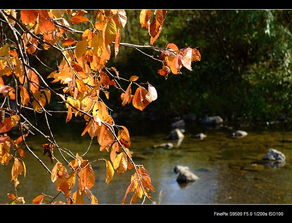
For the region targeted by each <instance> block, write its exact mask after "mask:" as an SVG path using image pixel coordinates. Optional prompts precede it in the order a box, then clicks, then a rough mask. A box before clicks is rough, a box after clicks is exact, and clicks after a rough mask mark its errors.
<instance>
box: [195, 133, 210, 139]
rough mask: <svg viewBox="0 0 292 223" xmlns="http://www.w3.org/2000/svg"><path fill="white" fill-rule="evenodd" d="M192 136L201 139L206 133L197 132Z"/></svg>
mask: <svg viewBox="0 0 292 223" xmlns="http://www.w3.org/2000/svg"><path fill="white" fill-rule="evenodd" d="M194 137H195V138H197V139H200V140H203V139H205V138H206V137H207V135H205V134H204V133H198V134H196V135H195V136H194Z"/></svg>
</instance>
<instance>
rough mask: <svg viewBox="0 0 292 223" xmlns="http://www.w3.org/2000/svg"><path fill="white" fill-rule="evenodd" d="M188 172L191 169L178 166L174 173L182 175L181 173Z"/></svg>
mask: <svg viewBox="0 0 292 223" xmlns="http://www.w3.org/2000/svg"><path fill="white" fill-rule="evenodd" d="M186 170H189V167H187V166H181V165H177V166H175V167H174V169H173V171H174V172H175V173H180V172H182V171H186Z"/></svg>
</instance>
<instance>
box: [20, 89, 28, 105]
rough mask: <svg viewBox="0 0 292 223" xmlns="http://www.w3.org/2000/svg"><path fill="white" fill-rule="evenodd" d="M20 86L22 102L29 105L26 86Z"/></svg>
mask: <svg viewBox="0 0 292 223" xmlns="http://www.w3.org/2000/svg"><path fill="white" fill-rule="evenodd" d="M19 88H20V99H21V104H23V105H24V106H27V105H28V103H29V101H30V96H29V93H28V91H27V89H26V88H25V87H23V86H19Z"/></svg>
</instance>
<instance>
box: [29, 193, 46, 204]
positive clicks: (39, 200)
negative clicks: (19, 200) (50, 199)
mask: <svg viewBox="0 0 292 223" xmlns="http://www.w3.org/2000/svg"><path fill="white" fill-rule="evenodd" d="M44 198H45V195H43V194H41V195H38V196H36V197H35V198H34V199H33V200H32V204H42V203H43V200H44Z"/></svg>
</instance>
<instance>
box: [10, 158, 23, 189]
mask: <svg viewBox="0 0 292 223" xmlns="http://www.w3.org/2000/svg"><path fill="white" fill-rule="evenodd" d="M23 171H24V167H23V162H20V161H19V159H17V158H16V157H15V158H14V163H13V165H12V169H11V181H14V186H15V187H17V185H18V184H19V181H18V176H19V175H21V174H22V172H23Z"/></svg>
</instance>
